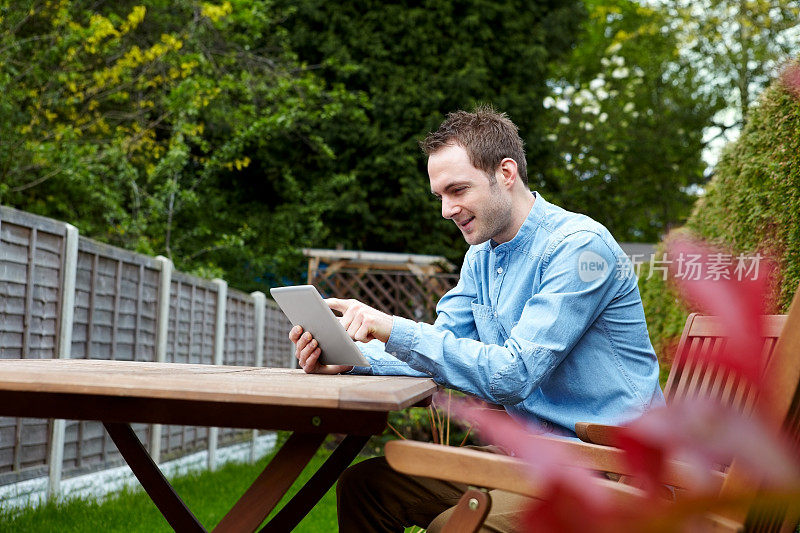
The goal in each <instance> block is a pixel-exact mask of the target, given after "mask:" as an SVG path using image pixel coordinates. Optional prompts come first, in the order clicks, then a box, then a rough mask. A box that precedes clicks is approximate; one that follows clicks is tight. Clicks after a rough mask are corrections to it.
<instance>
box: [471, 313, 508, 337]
mask: <svg viewBox="0 0 800 533" xmlns="http://www.w3.org/2000/svg"><path fill="white" fill-rule="evenodd" d="M472 317H473V318H474V319H475V327H476V328H477V329H478V338H480V340H481V342H483V343H486V344H498V345H501V346H502V345H503V343H504V342H505V338H504V336H503V334H502V328H501V327H500V322H499V321H498V320H497V314H496V313H495V310H494V309H493V308H492V306H491V305H483V304H479V303H475V302H472Z"/></svg>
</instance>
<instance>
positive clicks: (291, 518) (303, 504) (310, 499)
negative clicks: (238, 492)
mask: <svg viewBox="0 0 800 533" xmlns="http://www.w3.org/2000/svg"><path fill="white" fill-rule="evenodd" d="M368 440H369V437H362V436H355V435H348V436H347V437H345V439H344V440H343V441H342V442H341V443H339V446H337V447H336V449H335V450H334V451H333V453H332V454H331V455H330V457H328V459H327V460H326V461H325V463H324V464H323V465H322V466H321V467H320V468H319V470H317V471H316V472H315V473H314V475H313V477H312V478H311V479H309V480H308V483H306V484H305V485H303V487H302V488H301V489H300V490H299V491H298V492H297V494H295V496H294V498H292V499H291V500H290V501H289V502H287V503H286V505H284V506H283V508H282V509H281V510H280V511H278V514H276V515H275V516H274V517H273V518H272V520H270V521H269V523H267V524H266V525H265V526H264V527H263V528H262V529H261V533H264V532H271V531H276V532H279V533H282V532H285V531H292V530H293V529H294V528H295V527H296V526H297V524H298V523H300V521H301V520H302V519H303V518H304V517H305V516H306V515H307V514H308V512H309V511H310V510H311V508H312V507H314V505H316V504H317V502H319V500H320V499H321V498H322V497H323V496H324V495H325V493H326V492H328V489H330V488H331V486H332V485H333V484H334V483H335V482H336V480H337V479H339V476H340V475H341V473H342V472H343V471H344V469H345V468H347V467H348V466H349V465H350V463H351V462H353V459H355V457H356V455H358V453H359V452H360V451H361V449H362V448H364V445H365V444H366V443H367V441H368Z"/></svg>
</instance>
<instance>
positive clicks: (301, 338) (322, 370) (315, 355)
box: [289, 326, 353, 374]
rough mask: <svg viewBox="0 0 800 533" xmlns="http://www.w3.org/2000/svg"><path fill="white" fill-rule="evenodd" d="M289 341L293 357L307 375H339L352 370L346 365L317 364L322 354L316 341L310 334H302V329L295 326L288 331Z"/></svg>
mask: <svg viewBox="0 0 800 533" xmlns="http://www.w3.org/2000/svg"><path fill="white" fill-rule="evenodd" d="M289 340H291V341H292V342H293V343H294V344H295V351H294V356H295V357H297V360H298V361H299V362H300V367H301V368H302V369H303V370H305V371H306V373H307V374H340V373H342V372H347V371H348V370H352V369H353V367H352V366H348V365H323V364H320V362H319V356H320V354H321V353H322V350H320V348H319V345H318V343H317V340H316V339H315V338H314V337H312V336H311V333H309V332H305V333H303V328H301V327H300V326H295V327H293V328H292V329H291V331H289Z"/></svg>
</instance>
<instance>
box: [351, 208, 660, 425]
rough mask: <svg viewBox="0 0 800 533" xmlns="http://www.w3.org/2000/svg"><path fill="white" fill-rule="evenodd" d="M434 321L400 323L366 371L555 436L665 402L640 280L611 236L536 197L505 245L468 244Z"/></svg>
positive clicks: (373, 350) (377, 347) (376, 347)
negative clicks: (442, 389) (408, 381)
mask: <svg viewBox="0 0 800 533" xmlns="http://www.w3.org/2000/svg"><path fill="white" fill-rule="evenodd" d="M436 312H437V318H436V322H435V323H434V324H433V325H430V324H424V323H418V322H413V321H411V320H408V319H405V318H401V317H394V325H393V327H392V333H391V336H390V337H389V340H388V342H387V343H386V345H385V346H384V345H383V344H382V343H380V342H377V341H373V342H370V343H368V344H362V345H361V347H362V351H363V352H364V354H365V356H366V357H367V358H368V359H369V360H370V362H371V364H372V367H371V369H366V368H357V369H354V370H355V371H356V372H368V373H370V372H371V373H374V374H395V375H397V374H400V375H414V376H430V377H433V378H434V379H435V380H436V382H438V383H440V384H442V385H445V386H447V387H450V388H453V389H458V390H461V391H464V392H467V393H469V394H472V395H475V396H478V397H480V398H482V399H484V400H486V401H489V402H492V403H497V404H502V405H503V406H505V408H506V410H507V411H508V412H509V413H511V414H513V415H518V416H521V417H522V418H524V419H527V420H532V421H535V422H537V423H538V424H540V425H542V426H543V427H544V428H545V429H547V430H550V431H552V432H554V433H556V434H562V435H567V436H574V434H575V433H574V426H575V423H576V422H580V421H586V422H600V423H606V424H617V423H621V422H624V421H626V420H630V419H632V418H635V417H637V416H638V415H640V414H642V413H643V412H644V411H645V410H647V409H648V408H650V407H653V406H657V405H662V404H663V403H664V396H663V394H662V392H661V388H660V387H659V383H658V373H659V372H658V361H657V359H656V356H655V352H654V351H653V347H652V345H651V344H650V339H649V336H648V334H647V326H646V324H645V318H644V310H643V308H642V301H641V297H640V296H639V289H638V287H637V284H636V277H635V276H634V275H633V274H632V269H631V265H630V261H629V259H628V258H627V256H626V255H625V254H624V252H623V251H622V249H621V248H620V247H619V245H618V244H617V243H616V241H615V240H614V238H613V237H612V236H611V234H610V233H609V232H608V230H607V229H606V228H605V227H603V226H602V225H601V224H599V223H597V222H595V221H594V220H592V219H590V218H589V217H587V216H584V215H580V214H576V213H571V212H569V211H566V210H564V209H561V208H560V207H558V206H555V205H553V204H551V203H549V202H546V201H545V200H544V198H542V197H541V196H540V195H538V194H537V195H536V201H535V202H534V205H533V208H532V209H531V211H530V214H529V215H528V217H527V219H526V220H525V222H524V223H523V225H522V227H521V228H520V230H519V232H518V233H517V235H516V236H515V237H514V239H512V240H511V241H509V242H506V243H503V244H499V245H493V243H492V242H491V241H489V242H485V243H483V244H480V245H476V246H471V247H470V249H469V251H468V252H467V254H466V256H465V258H464V264H463V267H462V269H461V278H460V280H459V282H458V284H457V285H456V286H455V287H454V288H453V289H452V290H451V291H449V292H448V293H447V294H445V295H444V296H443V297H442V299H441V301H440V302H439V304H438V305H437V307H436Z"/></svg>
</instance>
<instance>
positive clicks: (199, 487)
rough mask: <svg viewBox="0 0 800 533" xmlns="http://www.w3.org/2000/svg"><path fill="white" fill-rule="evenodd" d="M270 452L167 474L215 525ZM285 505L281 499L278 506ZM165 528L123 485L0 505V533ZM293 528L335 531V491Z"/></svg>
mask: <svg viewBox="0 0 800 533" xmlns="http://www.w3.org/2000/svg"><path fill="white" fill-rule="evenodd" d="M328 454H329V452H327V451H324V452H318V453H317V455H316V456H315V457H314V459H313V460H312V461H311V463H310V464H309V467H307V468H306V469H305V470H304V471H303V473H302V474H301V475H300V478H299V481H298V483H295V485H294V486H293V487H292V488H291V489H290V491H289V493H288V494H287V497H289V496H291V495H293V494H294V493H295V492H296V491H297V489H298V488H299V487H300V486H302V483H304V482H305V481H306V480H308V478H310V477H311V474H313V472H315V471H316V469H317V468H318V467H319V465H320V464H321V463H322V462H323V461H324V460H325V458H326V457H327V455H328ZM271 457H272V456H271V455H270V456H267V457H264V458H263V459H261V460H260V461H258V462H257V463H255V464H246V463H229V464H227V465H224V466H222V467H220V468H219V469H218V470H217V471H216V472H201V473H196V474H190V475H187V476H183V477H177V478H174V479H171V480H170V482H171V483H172V485H173V486H174V487H175V490H176V491H177V493H178V494H179V495H180V496H181V498H182V499H183V500H184V502H186V505H187V506H188V507H189V509H191V510H192V512H193V513H194V514H195V516H197V518H198V519H199V520H200V522H201V523H202V524H203V525H204V526H205V527H206V528H207V529H209V530H210V529H211V528H213V527H214V526H215V525H216V524H217V522H219V521H220V520H221V519H222V517H223V516H224V515H225V513H226V512H228V510H229V509H230V507H231V506H232V505H233V503H234V502H235V501H236V500H237V499H238V498H239V496H241V495H242V494H243V493H244V491H245V490H246V489H247V487H248V486H249V485H250V483H252V482H253V480H254V479H255V478H256V477H257V476H258V474H259V473H261V471H262V470H263V469H264V467H265V466H266V463H267V462H268V461H269V459H271ZM282 505H283V502H282V503H281V504H279V506H278V508H280V507H281V506H282ZM5 531H15V532H17V531H20V532H26V533H28V532H31V533H33V532H42V533H50V532H52V531H60V532H84V531H85V532H92V533H100V532H103V533H105V532H112V531H120V532H136V531H140V532H143V533H144V532H147V533H150V532H158V531H165V532H169V531H172V529H171V528H170V527H169V525H168V524H167V522H166V520H164V518H163V517H162V516H161V513H159V511H158V509H156V507H155V505H154V504H153V503H152V502H151V501H150V498H149V497H148V496H147V495H146V494H145V493H144V492H143V491H142V490H141V489H139V490H126V491H124V492H122V493H120V494H117V495H114V496H111V497H109V498H107V499H105V500H104V501H102V502H99V503H98V502H95V501H86V500H70V501H66V502H61V503H48V504H47V505H43V506H40V507H38V508H36V509H25V510H23V511H22V512H10V511H8V510H0V532H5ZM295 531H298V532H303V533H314V532H320V533H323V532H324V533H329V532H331V531H336V494H335V492H334V489H331V490H330V491H328V493H327V494H326V495H325V497H324V498H323V499H322V501H321V502H320V503H319V504H318V505H317V506H316V507H315V508H314V509H313V510H312V511H311V512H310V513H309V514H308V516H306V517H305V519H304V520H303V521H302V522H301V523H300V525H299V526H298V527H297V528H296V529H295Z"/></svg>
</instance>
